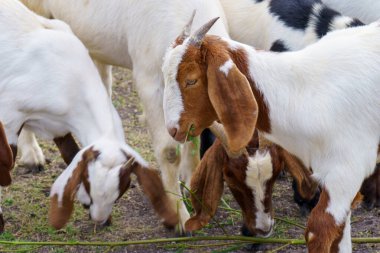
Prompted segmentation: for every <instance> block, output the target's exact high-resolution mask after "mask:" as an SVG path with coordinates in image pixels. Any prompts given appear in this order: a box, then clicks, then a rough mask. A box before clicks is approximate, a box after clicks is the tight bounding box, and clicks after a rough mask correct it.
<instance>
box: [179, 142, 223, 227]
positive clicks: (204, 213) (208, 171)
mask: <svg viewBox="0 0 380 253" xmlns="http://www.w3.org/2000/svg"><path fill="white" fill-rule="evenodd" d="M226 159H227V156H226V154H225V152H224V148H223V146H222V145H221V143H220V142H219V141H218V140H216V141H215V142H214V144H213V145H212V146H211V147H210V148H209V149H208V150H207V152H206V154H205V155H204V157H203V158H202V161H201V162H200V164H199V165H198V167H197V169H196V171H195V172H194V173H193V176H192V178H191V185H190V188H191V190H192V192H193V193H194V194H191V196H190V197H191V202H192V204H193V207H194V210H195V213H196V215H195V216H193V217H191V218H190V219H189V220H188V221H187V222H186V224H185V230H186V231H194V230H199V229H201V228H202V227H203V226H205V225H207V223H208V222H209V220H210V219H211V218H212V217H213V216H214V215H215V212H216V210H217V208H218V204H219V200H220V198H221V197H222V194H223V170H222V169H223V167H224V165H225V161H226Z"/></svg>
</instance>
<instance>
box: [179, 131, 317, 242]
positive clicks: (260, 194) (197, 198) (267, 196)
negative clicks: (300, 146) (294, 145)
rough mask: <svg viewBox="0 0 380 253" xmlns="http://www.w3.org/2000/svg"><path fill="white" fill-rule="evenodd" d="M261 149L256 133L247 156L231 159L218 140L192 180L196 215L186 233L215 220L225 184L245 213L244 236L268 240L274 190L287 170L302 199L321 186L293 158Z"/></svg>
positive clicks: (263, 146)
mask: <svg viewBox="0 0 380 253" xmlns="http://www.w3.org/2000/svg"><path fill="white" fill-rule="evenodd" d="M260 146H261V147H260ZM260 146H259V136H258V132H257V131H255V133H254V136H253V138H252V139H251V141H250V142H249V143H248V145H247V146H246V149H247V153H246V154H242V155H241V156H239V157H236V158H234V157H229V156H228V153H227V152H226V150H225V149H224V147H223V145H222V144H221V142H220V141H219V140H216V141H215V143H213V145H212V146H211V147H210V149H209V150H207V151H206V153H205V155H204V158H202V160H201V162H200V164H199V165H198V167H197V169H196V171H195V172H194V174H193V177H192V179H191V192H192V194H191V195H190V197H191V202H192V204H193V207H194V209H195V213H196V215H195V216H193V217H192V218H190V219H189V220H188V221H187V222H186V227H185V228H186V231H193V230H198V229H200V228H201V227H203V226H205V225H206V224H207V223H208V221H209V220H210V219H211V218H212V217H213V216H214V214H215V212H216V209H217V207H218V202H219V200H220V198H221V196H222V193H223V181H225V182H226V183H227V185H228V187H229V188H230V190H231V192H232V194H233V195H234V197H235V199H236V200H237V202H238V203H239V205H240V207H241V209H242V213H243V220H244V225H243V227H242V234H243V235H245V236H261V237H268V236H270V234H271V233H272V230H273V225H274V219H273V210H272V190H273V187H274V183H275V181H276V179H277V177H278V175H279V173H280V172H281V171H283V170H284V169H285V168H286V169H288V170H289V172H290V173H291V174H292V176H293V177H294V178H296V179H297V180H296V181H295V182H297V183H298V184H299V185H297V187H299V189H300V190H301V191H300V193H302V194H303V195H302V196H305V195H306V196H307V194H310V192H312V194H314V189H316V188H317V187H318V185H317V184H316V183H315V182H313V181H312V180H310V175H309V174H306V173H308V170H304V168H303V167H302V166H300V163H299V161H298V160H297V159H295V158H294V156H292V155H290V154H289V153H288V152H286V151H285V150H284V149H282V148H281V147H279V146H277V145H274V144H266V143H262V144H261V145H260ZM301 165H302V164H301ZM313 196H314V195H312V196H311V197H313ZM299 197H301V196H299ZM307 197H309V196H307ZM311 197H310V198H311Z"/></svg>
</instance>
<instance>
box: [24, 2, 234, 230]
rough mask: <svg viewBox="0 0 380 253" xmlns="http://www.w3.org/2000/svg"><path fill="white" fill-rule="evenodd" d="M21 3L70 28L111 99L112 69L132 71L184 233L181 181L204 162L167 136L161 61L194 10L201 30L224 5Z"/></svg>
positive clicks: (222, 30)
mask: <svg viewBox="0 0 380 253" xmlns="http://www.w3.org/2000/svg"><path fill="white" fill-rule="evenodd" d="M21 1H22V2H23V3H24V4H26V6H28V7H29V8H30V9H32V10H33V11H36V12H37V13H39V14H41V15H44V16H45V17H48V18H52V17H54V18H57V19H60V20H63V21H65V22H67V23H68V24H69V25H70V27H71V29H72V30H73V32H74V33H75V35H76V36H78V37H79V39H80V40H81V41H82V42H83V43H84V44H85V46H86V47H87V48H88V50H89V52H90V55H91V56H92V58H93V59H94V60H95V61H96V62H97V67H98V70H99V72H100V73H101V76H102V80H103V82H104V83H105V86H106V88H107V90H108V93H110V92H111V67H110V65H117V66H122V67H126V68H130V69H132V71H133V78H134V83H135V87H136V88H137V91H138V94H139V97H140V99H141V102H142V104H143V108H144V112H145V114H146V117H145V120H146V123H147V127H148V130H149V132H150V134H151V136H152V144H153V149H154V154H155V157H156V158H157V162H158V164H159V168H160V170H161V172H162V178H163V180H164V185H165V189H166V190H167V191H168V192H171V193H173V194H172V195H170V200H171V203H172V205H173V207H175V209H176V210H177V209H178V213H179V214H178V216H179V217H180V221H181V227H180V228H182V227H183V226H184V224H185V222H186V220H187V219H188V218H189V217H190V216H189V213H188V211H187V209H186V207H185V205H184V204H183V202H182V201H181V197H179V196H180V195H181V191H180V186H179V184H178V179H179V177H180V174H181V176H182V178H183V179H184V181H185V182H186V183H187V184H189V182H190V179H191V174H192V171H193V170H194V169H195V168H196V166H197V164H198V163H199V156H198V155H197V154H196V155H193V154H192V150H193V149H194V147H193V146H192V144H186V145H184V147H183V149H182V150H181V152H180V155H179V154H178V152H176V149H177V145H178V143H177V142H175V141H174V140H173V139H172V138H171V137H170V135H169V134H168V133H167V131H166V128H165V123H164V114H163V110H162V104H163V96H162V94H163V89H164V83H163V77H162V72H161V65H162V58H163V56H164V54H165V51H166V49H167V47H168V46H169V45H170V44H171V43H172V41H173V40H174V39H175V38H176V37H177V35H178V33H179V32H180V31H181V30H182V27H183V25H184V24H185V23H186V22H187V19H188V17H189V16H190V15H191V12H192V10H194V9H197V10H198V14H199V15H198V16H197V17H196V18H195V20H194V22H195V23H197V24H201V23H202V22H205V21H207V20H208V19H210V18H212V17H214V16H215V15H218V16H223V10H222V7H221V5H220V3H219V0H208V1H204V0H191V1H185V2H184V1H182V0H170V1H156V0H144V1H132V0H117V1H112V2H108V1H103V0H92V1H77V0H43V1H41V0H21ZM153 28H154V29H153ZM211 33H213V34H216V35H220V36H223V37H227V36H228V32H227V29H226V27H225V26H224V25H223V24H222V23H220V24H217V25H216V26H215V27H214V28H213V29H212V31H211ZM110 42H112V43H110ZM147 59H149V60H147Z"/></svg>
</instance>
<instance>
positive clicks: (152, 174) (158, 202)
mask: <svg viewBox="0 0 380 253" xmlns="http://www.w3.org/2000/svg"><path fill="white" fill-rule="evenodd" d="M133 173H135V174H136V176H137V181H138V182H139V184H140V186H141V188H142V190H143V191H144V193H145V195H146V196H147V197H148V198H149V200H150V202H151V203H152V205H153V208H154V210H155V211H156V213H157V214H158V215H159V216H160V217H161V218H162V219H163V223H164V225H165V226H167V227H170V228H174V227H175V225H176V224H178V222H179V220H178V215H177V213H176V211H175V209H174V208H173V207H172V205H171V203H170V201H169V196H168V195H167V193H166V192H165V188H164V185H163V183H162V180H161V177H160V176H159V173H158V171H156V170H154V169H149V168H147V167H144V166H142V165H140V164H139V163H137V162H135V164H134V165H133Z"/></svg>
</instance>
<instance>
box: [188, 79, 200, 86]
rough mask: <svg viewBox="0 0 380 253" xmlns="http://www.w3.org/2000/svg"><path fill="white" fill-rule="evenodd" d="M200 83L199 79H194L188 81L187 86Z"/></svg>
mask: <svg viewBox="0 0 380 253" xmlns="http://www.w3.org/2000/svg"><path fill="white" fill-rule="evenodd" d="M197 82H198V80H197V79H193V80H186V86H191V85H194V84H196V83H197Z"/></svg>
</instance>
